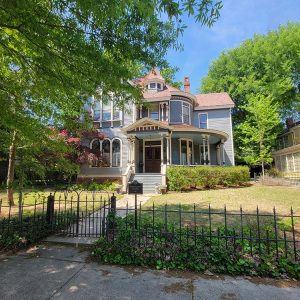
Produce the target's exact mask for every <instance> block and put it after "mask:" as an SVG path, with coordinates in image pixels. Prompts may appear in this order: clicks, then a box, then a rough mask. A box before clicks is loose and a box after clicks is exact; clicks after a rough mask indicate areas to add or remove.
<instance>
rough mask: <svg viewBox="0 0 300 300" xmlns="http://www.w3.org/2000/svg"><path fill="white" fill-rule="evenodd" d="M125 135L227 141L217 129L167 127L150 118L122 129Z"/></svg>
mask: <svg viewBox="0 0 300 300" xmlns="http://www.w3.org/2000/svg"><path fill="white" fill-rule="evenodd" d="M122 131H123V132H124V133H125V134H137V135H139V136H140V137H141V138H144V137H148V136H149V135H150V136H154V135H157V136H159V135H160V133H162V132H164V134H166V133H172V136H177V135H178V136H180V135H182V136H186V135H190V136H193V137H194V138H196V137H197V138H199V139H200V138H201V139H202V138H203V137H204V136H210V137H214V138H215V140H216V141H217V140H224V141H226V140H228V138H229V135H228V134H227V133H226V132H223V131H220V130H217V129H204V128H197V127H194V126H192V125H188V124H174V125H168V124H166V123H164V122H160V121H156V120H152V119H150V118H143V119H141V120H138V121H137V122H135V123H133V124H131V125H129V126H127V127H125V128H123V129H122Z"/></svg>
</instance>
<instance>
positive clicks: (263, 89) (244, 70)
mask: <svg viewBox="0 0 300 300" xmlns="http://www.w3.org/2000/svg"><path fill="white" fill-rule="evenodd" d="M299 43H300V24H297V23H289V24H288V25H287V26H280V27H279V28H278V30H277V31H271V32H269V33H268V34H266V35H255V36H254V37H253V38H252V39H250V40H247V41H245V42H243V43H242V44H241V45H240V46H239V47H238V48H235V49H232V50H229V51H227V52H223V53H222V54H221V55H220V57H219V58H218V59H216V60H215V61H214V62H213V63H212V65H211V66H210V68H209V72H208V75H207V77H205V78H204V79H203V81H202V84H201V92H204V93H208V92H224V91H225V92H228V93H229V94H230V96H231V97H232V98H233V101H234V103H235V108H234V109H233V125H234V136H235V146H236V150H237V151H236V154H237V155H238V158H240V159H241V160H243V153H241V152H240V151H239V150H240V147H241V146H243V145H244V143H243V141H242V140H240V139H239V135H240V131H239V130H238V128H237V126H238V125H239V124H241V123H243V122H244V120H245V119H246V117H247V114H248V112H247V111H246V109H245V106H247V105H248V106H249V103H250V102H249V99H251V98H252V97H253V96H257V95H261V96H262V97H270V98H271V99H272V101H273V103H272V105H275V106H276V107H277V108H278V112H279V114H280V118H281V119H285V118H286V117H291V116H292V115H293V113H296V114H297V112H299V104H300V93H299V83H300V76H299V72H300V60H299ZM265 99H267V98H265ZM253 130H255V129H253Z"/></svg>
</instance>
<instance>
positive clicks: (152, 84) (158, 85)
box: [148, 82, 162, 91]
mask: <svg viewBox="0 0 300 300" xmlns="http://www.w3.org/2000/svg"><path fill="white" fill-rule="evenodd" d="M148 90H153V91H156V90H158V91H160V90H162V84H161V83H159V82H150V83H149V84H148Z"/></svg>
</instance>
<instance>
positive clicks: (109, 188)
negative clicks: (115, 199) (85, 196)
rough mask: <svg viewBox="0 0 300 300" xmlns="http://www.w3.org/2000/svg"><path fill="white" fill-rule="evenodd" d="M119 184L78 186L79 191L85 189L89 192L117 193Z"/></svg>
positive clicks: (105, 183)
mask: <svg viewBox="0 0 300 300" xmlns="http://www.w3.org/2000/svg"><path fill="white" fill-rule="evenodd" d="M118 184H119V183H118V182H114V181H105V182H104V183H96V182H92V183H87V184H81V185H77V187H78V188H79V189H84V190H88V191H115V190H116V186H117V185H118Z"/></svg>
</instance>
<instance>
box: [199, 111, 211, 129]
mask: <svg viewBox="0 0 300 300" xmlns="http://www.w3.org/2000/svg"><path fill="white" fill-rule="evenodd" d="M200 115H206V120H207V121H206V128H201V127H200V123H201V121H200ZM198 126H199V128H200V129H209V124H208V112H200V113H198Z"/></svg>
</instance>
